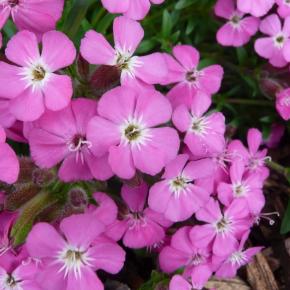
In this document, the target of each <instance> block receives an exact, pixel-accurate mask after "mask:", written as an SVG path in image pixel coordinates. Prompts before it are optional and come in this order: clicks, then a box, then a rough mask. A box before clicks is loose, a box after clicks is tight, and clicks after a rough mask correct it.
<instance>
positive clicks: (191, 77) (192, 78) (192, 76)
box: [185, 69, 203, 88]
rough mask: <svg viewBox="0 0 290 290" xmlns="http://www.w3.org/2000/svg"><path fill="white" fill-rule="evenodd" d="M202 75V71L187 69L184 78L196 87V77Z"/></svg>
mask: <svg viewBox="0 0 290 290" xmlns="http://www.w3.org/2000/svg"><path fill="white" fill-rule="evenodd" d="M202 75H203V72H202V71H198V70H196V69H194V70H191V71H188V72H187V73H186V74H185V79H186V80H187V82H188V83H190V85H191V86H194V87H196V88H198V87H199V82H198V79H199V77H200V76H202Z"/></svg>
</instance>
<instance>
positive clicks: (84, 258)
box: [58, 248, 92, 277]
mask: <svg viewBox="0 0 290 290" xmlns="http://www.w3.org/2000/svg"><path fill="white" fill-rule="evenodd" d="M58 260H59V261H60V262H61V263H62V264H63V265H62V267H61V269H60V270H59V272H62V271H64V277H67V275H68V273H69V272H71V271H72V272H73V273H74V274H75V277H81V269H82V267H83V266H90V262H91V260H92V258H90V257H88V255H87V253H86V251H82V250H80V249H75V248H67V249H65V250H64V251H62V252H61V253H60V255H59V258H58Z"/></svg>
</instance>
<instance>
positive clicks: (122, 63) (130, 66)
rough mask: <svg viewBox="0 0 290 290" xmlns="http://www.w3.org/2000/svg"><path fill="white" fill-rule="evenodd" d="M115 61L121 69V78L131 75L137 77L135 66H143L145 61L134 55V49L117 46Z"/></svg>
mask: <svg viewBox="0 0 290 290" xmlns="http://www.w3.org/2000/svg"><path fill="white" fill-rule="evenodd" d="M114 63H115V65H116V66H117V67H119V69H120V70H121V78H124V77H125V76H129V77H130V78H135V68H137V67H141V66H142V65H143V62H142V61H141V60H140V58H139V57H138V56H133V52H132V49H126V48H120V47H116V48H115V60H114Z"/></svg>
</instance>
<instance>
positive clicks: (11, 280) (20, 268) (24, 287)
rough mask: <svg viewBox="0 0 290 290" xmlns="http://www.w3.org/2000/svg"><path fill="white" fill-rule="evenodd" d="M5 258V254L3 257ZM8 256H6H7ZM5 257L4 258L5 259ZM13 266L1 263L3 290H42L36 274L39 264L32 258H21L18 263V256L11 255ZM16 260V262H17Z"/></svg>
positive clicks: (0, 274) (0, 272)
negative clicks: (5, 265)
mask: <svg viewBox="0 0 290 290" xmlns="http://www.w3.org/2000/svg"><path fill="white" fill-rule="evenodd" d="M1 258H2V259H3V256H2V257H1ZM5 258H6V257H5ZM5 258H4V259H5ZM10 259H11V260H14V261H13V262H14V263H13V262H12V261H11V263H10V264H11V265H13V264H14V265H13V267H12V269H9V268H11V267H8V268H6V267H3V266H2V265H0V289H1V290H2V289H3V290H16V289H17V290H18V289H21V290H41V289H43V288H42V287H40V286H39V285H38V284H37V282H36V281H35V274H36V273H37V270H38V269H37V266H36V264H35V263H34V261H32V259H31V258H27V259H24V260H21V261H20V263H19V264H18V263H17V262H18V261H17V258H14V257H12V255H11V258H10ZM15 262H16V263H15ZM15 264H16V265H15Z"/></svg>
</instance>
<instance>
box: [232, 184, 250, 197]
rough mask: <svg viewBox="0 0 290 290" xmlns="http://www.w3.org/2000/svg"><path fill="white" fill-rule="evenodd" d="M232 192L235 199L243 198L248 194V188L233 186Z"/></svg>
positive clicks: (238, 185)
mask: <svg viewBox="0 0 290 290" xmlns="http://www.w3.org/2000/svg"><path fill="white" fill-rule="evenodd" d="M233 192H234V196H235V197H243V196H245V195H246V193H247V192H248V187H247V186H246V185H244V184H241V183H238V184H234V185H233Z"/></svg>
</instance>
